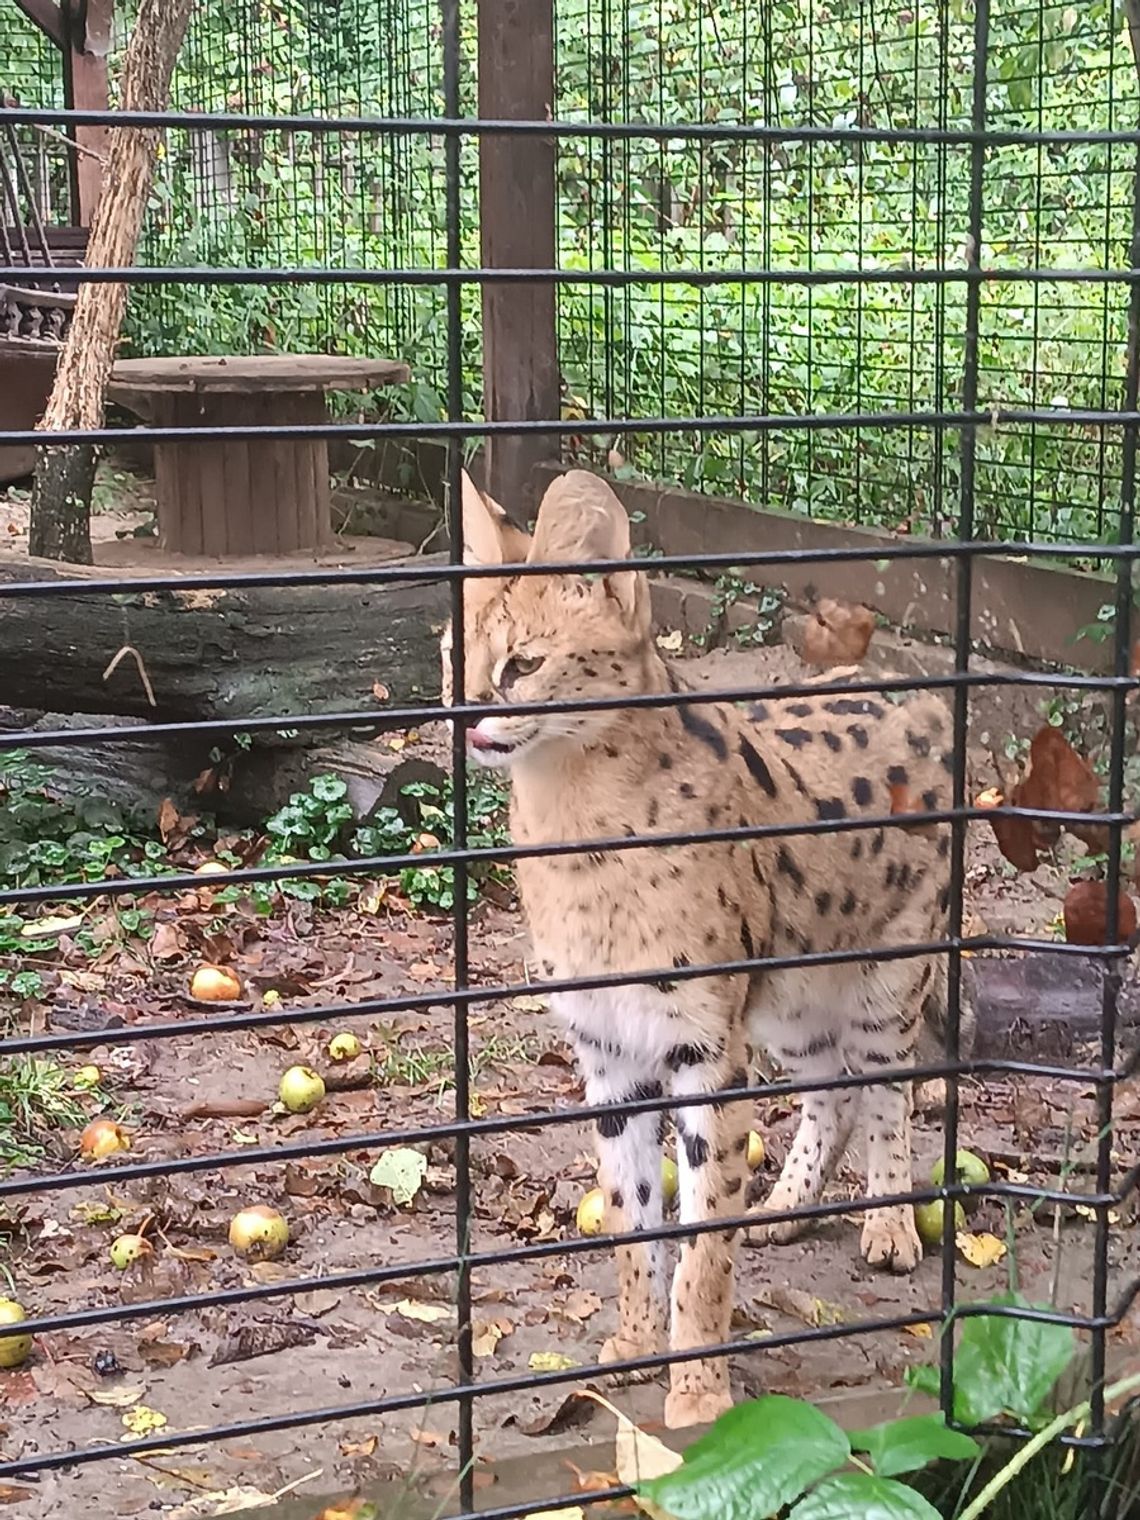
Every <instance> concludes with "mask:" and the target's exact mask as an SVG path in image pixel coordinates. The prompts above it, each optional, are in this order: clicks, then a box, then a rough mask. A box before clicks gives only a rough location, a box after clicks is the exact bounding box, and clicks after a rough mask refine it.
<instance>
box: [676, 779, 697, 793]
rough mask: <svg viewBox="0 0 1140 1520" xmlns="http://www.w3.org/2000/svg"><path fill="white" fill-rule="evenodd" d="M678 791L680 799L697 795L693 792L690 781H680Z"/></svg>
mask: <svg viewBox="0 0 1140 1520" xmlns="http://www.w3.org/2000/svg"><path fill="white" fill-rule="evenodd" d="M678 790H679V791H680V793H681V796H682V797H695V796H696V795H697V794H696V792H695V791H694V790H693V785H692V782H690V781H682V782H681V785H680V787H679V788H678Z"/></svg>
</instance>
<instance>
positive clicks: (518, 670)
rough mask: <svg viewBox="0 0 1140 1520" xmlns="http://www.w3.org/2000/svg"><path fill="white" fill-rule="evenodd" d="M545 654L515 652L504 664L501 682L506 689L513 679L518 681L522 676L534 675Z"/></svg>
mask: <svg viewBox="0 0 1140 1520" xmlns="http://www.w3.org/2000/svg"><path fill="white" fill-rule="evenodd" d="M544 659H545V655H541V654H513V655H512V656H511V657H510V659H509V660H508V661H507V663H506V664H505V665H504V666H503V673H502V676H501V677H500V678H499V684H500V685H501V686H502V687H503V688H504V689H505V688H506V687H508V686H510V684H511V683H512V681H517V680H519V678H520V677H521V676H532V675H534V673H535V671H536V670H538V668H539V667H540V666H541V665H542V663H543V660H544Z"/></svg>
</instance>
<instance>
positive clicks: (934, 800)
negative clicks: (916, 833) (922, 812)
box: [922, 791, 938, 813]
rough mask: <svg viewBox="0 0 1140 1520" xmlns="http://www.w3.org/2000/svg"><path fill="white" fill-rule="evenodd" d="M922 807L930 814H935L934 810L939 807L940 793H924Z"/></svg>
mask: <svg viewBox="0 0 1140 1520" xmlns="http://www.w3.org/2000/svg"><path fill="white" fill-rule="evenodd" d="M922 805H923V807H924V808H925V809H926V810H927V812H928V813H933V811H934V809H935V808H936V807H937V806H938V793H937V792H934V791H930V792H923V794H922Z"/></svg>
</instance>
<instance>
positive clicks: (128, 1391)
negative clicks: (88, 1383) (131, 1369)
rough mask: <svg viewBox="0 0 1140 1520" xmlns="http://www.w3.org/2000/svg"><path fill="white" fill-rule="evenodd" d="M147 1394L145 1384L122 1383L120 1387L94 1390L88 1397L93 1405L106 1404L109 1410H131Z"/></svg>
mask: <svg viewBox="0 0 1140 1520" xmlns="http://www.w3.org/2000/svg"><path fill="white" fill-rule="evenodd" d="M145 1393H146V1384H145V1383H120V1384H119V1386H118V1387H112V1388H92V1389H91V1391H90V1393H88V1395H87V1397H88V1398H89V1399H90V1400H91V1402H92V1403H93V1404H105V1405H106V1406H107V1408H108V1409H130V1408H131V1407H132V1406H133V1405H135V1404H137V1403H139V1401H140V1400H141V1398H142V1397H143V1395H144V1394H145Z"/></svg>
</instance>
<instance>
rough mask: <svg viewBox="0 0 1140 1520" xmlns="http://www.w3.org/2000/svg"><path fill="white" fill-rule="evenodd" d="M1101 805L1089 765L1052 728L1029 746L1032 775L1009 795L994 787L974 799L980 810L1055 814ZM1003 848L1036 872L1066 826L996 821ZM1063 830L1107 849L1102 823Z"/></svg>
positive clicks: (1037, 820) (1010, 857)
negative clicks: (1004, 808)
mask: <svg viewBox="0 0 1140 1520" xmlns="http://www.w3.org/2000/svg"><path fill="white" fill-rule="evenodd" d="M1099 801H1100V782H1099V781H1098V780H1097V778H1096V773H1095V771H1094V770H1093V768H1092V766H1091V765H1089V763H1088V761H1087V760H1085V759H1084V758H1083V757H1082V756H1080V755H1078V754H1077V752H1076V750H1075V749H1074V748H1073V747H1072V745H1071V744H1070V743H1069V741H1068V740H1067V739H1066V738H1065V736H1064V734H1062V733H1061V731H1060V730H1059V729H1057V728H1054V727H1053V726H1052V724H1050V723H1046V724H1045V726H1044V727H1043V728H1040V729H1038V731H1037V733H1036V734H1035V735H1034V737H1033V742H1032V744H1031V745H1030V746H1029V770H1028V772H1027V774H1026V775H1025V778H1024V779H1023V780H1022V781H1019V782H1018V783H1017V785H1016V786H1014V787H1012V788H1011V789H1010V792H1009V796H1008V797H1005V796H1004V795H1003V794H1002V793H1001V792H1000V791H997V790H995V789H994V788H992V787H991V788H989V789H988V790H987V791H985V792H983V793H982V795H981V796H980V797H978V798H976V799H975V804H974V805H975V806H976V807H980V808H992V807H1000V806H1001V805H1002V804H1003V803H1004V802H1008V804H1009V806H1010V807H1024V808H1042V809H1046V810H1050V811H1054V812H1064V813H1091V812H1092V811H1094V809H1095V808H1096V807H1097V804H1098V802H1099ZM990 826H991V827H992V828H993V831H994V838H995V839H996V840H997V843H998V849H999V850H1000V851H1001V852H1002V854H1003V855H1004V856H1005V858H1006V859H1007V860H1008V861H1009V862H1010V864H1011V865H1014V866H1016V867H1017V869H1018V870H1019V871H1033V870H1035V869H1036V867H1037V859H1038V856H1039V855H1040V854H1042V853H1043V852H1045V851H1047V850H1051V849H1052V848H1053V846H1054V845H1055V844H1056V843H1057V840H1058V839H1059V838H1060V837H1061V828H1062V825H1061V824H1059V823H1054V822H1051V821H1050V820H1049V819H1047V818H991V819H990ZM1064 827H1065V828H1066V829H1067V830H1068V832H1069V833H1070V834H1072V835H1074V837H1075V838H1077V839H1080V840H1082V841H1083V842H1084V843H1085V844H1087V845H1088V846H1089V847H1090V848H1091V849H1094V850H1097V849H1104V848H1105V846H1106V843H1107V834H1106V831H1105V829H1104V827H1103V825H1101V824H1091V823H1090V824H1081V823H1068V824H1065V825H1064Z"/></svg>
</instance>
